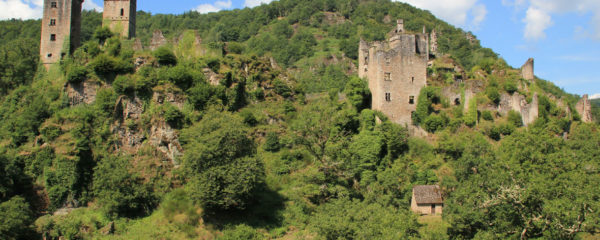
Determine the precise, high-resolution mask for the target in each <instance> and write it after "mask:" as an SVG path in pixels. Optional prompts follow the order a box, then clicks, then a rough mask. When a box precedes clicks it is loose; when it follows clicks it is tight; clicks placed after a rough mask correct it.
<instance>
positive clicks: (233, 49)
mask: <svg viewBox="0 0 600 240" xmlns="http://www.w3.org/2000/svg"><path fill="white" fill-rule="evenodd" d="M245 48H246V47H245V46H244V44H242V43H238V42H230V43H228V44H227V51H228V52H229V53H234V54H242V53H243V52H244V49H245Z"/></svg>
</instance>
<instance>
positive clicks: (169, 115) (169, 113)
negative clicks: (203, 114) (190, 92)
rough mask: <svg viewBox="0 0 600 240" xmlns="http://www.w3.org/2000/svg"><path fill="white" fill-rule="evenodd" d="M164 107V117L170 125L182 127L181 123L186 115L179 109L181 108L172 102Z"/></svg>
mask: <svg viewBox="0 0 600 240" xmlns="http://www.w3.org/2000/svg"><path fill="white" fill-rule="evenodd" d="M163 107H164V112H163V117H164V118H165V121H166V122H167V123H169V125H171V126H173V127H174V128H179V127H181V124H182V123H183V118H184V117H185V116H184V115H183V113H182V112H181V111H180V110H179V108H177V107H175V106H173V105H171V104H165V105H164V106H163Z"/></svg>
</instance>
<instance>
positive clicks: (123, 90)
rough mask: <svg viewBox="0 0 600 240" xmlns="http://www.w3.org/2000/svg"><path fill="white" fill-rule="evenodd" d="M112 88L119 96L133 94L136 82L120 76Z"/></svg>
mask: <svg viewBox="0 0 600 240" xmlns="http://www.w3.org/2000/svg"><path fill="white" fill-rule="evenodd" d="M112 86H113V89H115V92H116V93H117V94H131V93H133V92H134V91H135V82H134V81H133V80H132V79H131V78H130V77H128V76H123V75H121V76H118V77H117V78H116V79H115V81H113V83H112Z"/></svg>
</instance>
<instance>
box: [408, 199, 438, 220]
mask: <svg viewBox="0 0 600 240" xmlns="http://www.w3.org/2000/svg"><path fill="white" fill-rule="evenodd" d="M432 205H434V207H435V215H442V212H443V208H444V206H443V204H417V200H416V199H415V196H414V195H413V196H412V199H411V201H410V209H411V210H412V211H413V212H415V213H418V214H422V215H432V214H431V206H432Z"/></svg>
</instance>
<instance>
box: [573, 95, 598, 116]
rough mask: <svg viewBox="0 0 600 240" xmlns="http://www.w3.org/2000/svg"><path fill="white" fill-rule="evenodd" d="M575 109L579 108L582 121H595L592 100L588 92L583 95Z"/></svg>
mask: <svg viewBox="0 0 600 240" xmlns="http://www.w3.org/2000/svg"><path fill="white" fill-rule="evenodd" d="M575 109H577V112H578V113H579V115H580V116H581V121H582V122H585V123H590V122H593V121H594V119H593V118H592V101H591V100H590V99H589V98H588V95H587V94H585V95H583V97H582V98H581V99H579V102H577V105H576V106H575Z"/></svg>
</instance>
